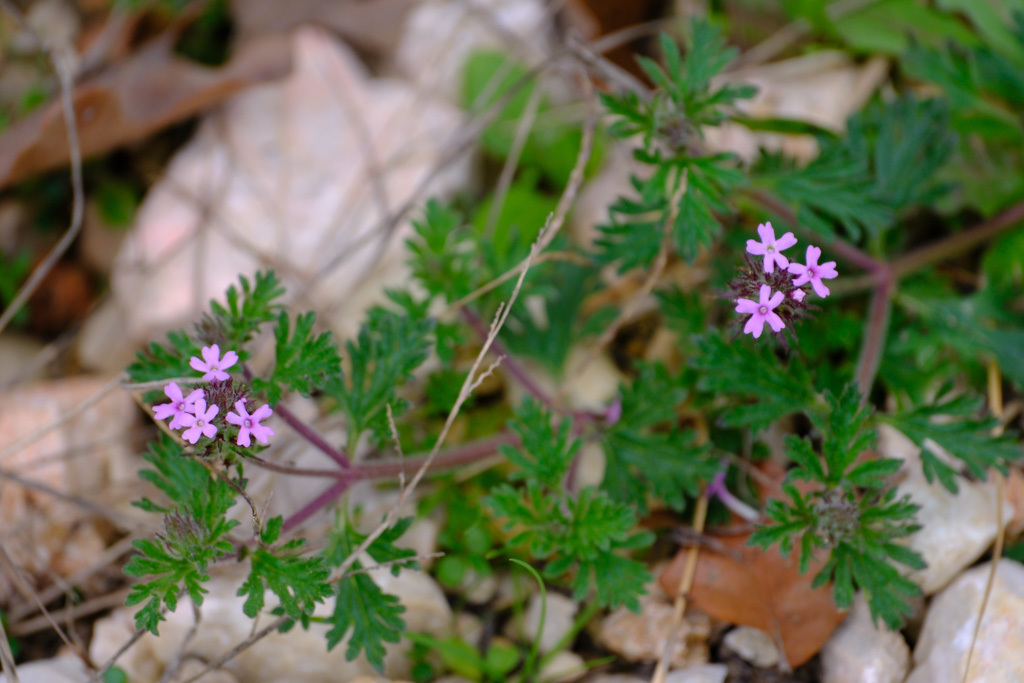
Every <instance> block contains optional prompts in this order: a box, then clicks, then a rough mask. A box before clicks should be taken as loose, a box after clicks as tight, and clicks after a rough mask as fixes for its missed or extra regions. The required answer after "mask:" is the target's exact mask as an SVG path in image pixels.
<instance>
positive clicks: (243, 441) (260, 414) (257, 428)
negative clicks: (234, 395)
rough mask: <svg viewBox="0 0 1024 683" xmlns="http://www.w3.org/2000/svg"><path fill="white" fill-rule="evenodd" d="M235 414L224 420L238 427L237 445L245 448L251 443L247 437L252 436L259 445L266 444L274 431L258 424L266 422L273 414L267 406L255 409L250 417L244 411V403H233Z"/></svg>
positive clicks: (242, 401)
mask: <svg viewBox="0 0 1024 683" xmlns="http://www.w3.org/2000/svg"><path fill="white" fill-rule="evenodd" d="M235 410H237V411H238V413H237V414H235V413H228V414H227V415H226V416H225V419H226V420H227V421H228V422H230V423H231V424H233V425H238V427H239V430H238V445H239V446H245V447H246V448H248V447H249V445H250V444H251V443H252V440H251V439H250V438H249V435H250V434H252V435H253V436H255V437H256V440H257V441H259V442H260V443H261V444H264V445H265V444H267V443H268V441H269V439H270V437H272V436H273V435H274V430H273V429H271V428H270V427H264V426H263V425H261V424H260V420H266V419H267V418H268V417H270V416H271V415H272V414H273V412H274V411H273V410H271V409H270V406H268V405H262V406H260V407H259V408H257V409H256V412H254V413H253V414H252V415H250V414H249V413H247V412H246V411H245V401H244V400H241V401H235Z"/></svg>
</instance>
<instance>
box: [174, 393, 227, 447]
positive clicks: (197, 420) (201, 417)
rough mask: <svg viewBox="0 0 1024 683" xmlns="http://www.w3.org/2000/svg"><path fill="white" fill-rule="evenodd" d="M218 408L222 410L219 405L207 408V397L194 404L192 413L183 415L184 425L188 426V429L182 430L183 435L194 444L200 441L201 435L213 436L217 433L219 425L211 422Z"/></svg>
mask: <svg viewBox="0 0 1024 683" xmlns="http://www.w3.org/2000/svg"><path fill="white" fill-rule="evenodd" d="M218 410H220V406H218V405H212V406H210V409H209V410H207V409H206V399H204V398H201V399H199V400H198V401H196V404H195V405H194V406H192V415H188V414H185V415H182V416H181V424H182V426H184V427H188V429H186V430H185V431H184V432H182V437H184V438H185V440H186V441H188V442H189V443H192V444H194V443H195V442H197V441H199V437H200V435H205V436H209V437H213V435H214V434H216V433H217V427H216V426H215V425H212V424H210V422H212V421H213V418H214V417H216V416H217V411H218Z"/></svg>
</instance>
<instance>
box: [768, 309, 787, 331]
mask: <svg viewBox="0 0 1024 683" xmlns="http://www.w3.org/2000/svg"><path fill="white" fill-rule="evenodd" d="M765 320H767V321H768V324H769V325H771V327H772V331H773V332H778V331H779V330H781V329H782V328H783V327H785V326H786V323H784V322H782V318H780V317H779V315H778V314H777V313H775V312H773V311H769V312H768V315H766V316H765Z"/></svg>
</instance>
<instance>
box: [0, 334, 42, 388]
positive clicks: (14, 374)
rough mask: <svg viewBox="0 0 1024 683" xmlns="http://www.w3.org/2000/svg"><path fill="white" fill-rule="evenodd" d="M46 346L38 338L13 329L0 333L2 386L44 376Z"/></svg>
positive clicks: (0, 378)
mask: <svg viewBox="0 0 1024 683" xmlns="http://www.w3.org/2000/svg"><path fill="white" fill-rule="evenodd" d="M45 353H46V346H45V345H44V344H43V343H42V342H40V341H39V340H38V339H34V338H33V337H30V336H28V335H25V334H21V333H19V332H15V331H13V330H10V329H7V330H4V333H3V334H0V386H2V385H7V384H8V383H11V384H14V383H19V384H20V383H23V382H29V381H36V380H40V379H42V378H43V376H44V374H45V373H44V371H45V369H46V365H45V363H42V362H39V361H40V360H41V359H44V358H45V356H44V354H45Z"/></svg>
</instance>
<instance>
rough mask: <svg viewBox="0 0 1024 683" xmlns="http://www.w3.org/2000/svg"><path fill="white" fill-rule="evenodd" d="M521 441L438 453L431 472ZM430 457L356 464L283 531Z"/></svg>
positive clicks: (506, 438)
mask: <svg viewBox="0 0 1024 683" xmlns="http://www.w3.org/2000/svg"><path fill="white" fill-rule="evenodd" d="M519 442H520V441H519V436H518V435H516V434H513V433H511V432H506V433H503V434H498V435H497V436H493V437H491V438H488V439H480V440H479V441H473V442H470V443H467V444H462V445H461V446H456V447H455V448H452V449H451V450H449V451H448V452H446V453H439V454H438V455H437V457H435V458H434V461H433V462H432V463H431V464H430V470H431V471H436V470H445V469H451V468H453V467H460V466H462V465H466V464H469V463H472V462H476V461H478V460H480V459H481V458H484V457H485V456H488V455H491V454H492V453H496V452H497V451H498V447H499V446H502V445H505V444H508V445H512V446H514V445H517V444H518V443H519ZM428 457H429V456H421V457H415V456H413V457H409V458H403V459H402V460H391V461H387V462H373V463H367V464H357V465H355V466H354V467H352V468H351V469H349V470H345V471H343V472H337V473H333V474H331V476H332V477H334V478H336V479H338V481H337V482H336V483H335V484H333V485H332V486H331V487H330V488H328V489H327V490H325V491H324V492H323V493H321V494H320V495H318V496H317V497H316V498H314V499H313V500H311V501H310V502H308V503H307V504H306V505H304V506H303V507H302V508H301V509H299V510H298V512H295V513H293V514H292V515H291V516H290V517H288V518H287V519H285V521H284V525H283V527H282V530H283V531H289V530H291V529H294V528H295V527H296V526H298V525H299V524H301V523H302V522H304V521H306V520H307V519H309V518H310V517H312V516H313V515H314V514H316V513H317V512H319V511H320V510H322V509H324V508H326V507H327V506H328V505H330V504H331V503H333V502H334V501H335V500H337V499H338V498H340V497H341V496H342V495H343V494H344V493H345V491H347V490H348V488H349V486H351V485H352V484H353V483H355V482H357V481H363V480H373V479H394V478H396V477H398V476H399V475H401V474H404V473H405V472H407V471H409V472H416V471H417V470H418V469H419V468H420V467H421V466H422V465H423V463H424V462H425V461H426V460H427V458H428ZM264 462H265V461H264ZM281 467H284V466H281V465H278V466H276V467H271V468H269V469H276V468H281ZM309 472H310V471H301V474H309ZM289 474H300V472H289ZM324 476H325V477H326V476H327V474H326V473H325V475H324Z"/></svg>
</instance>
